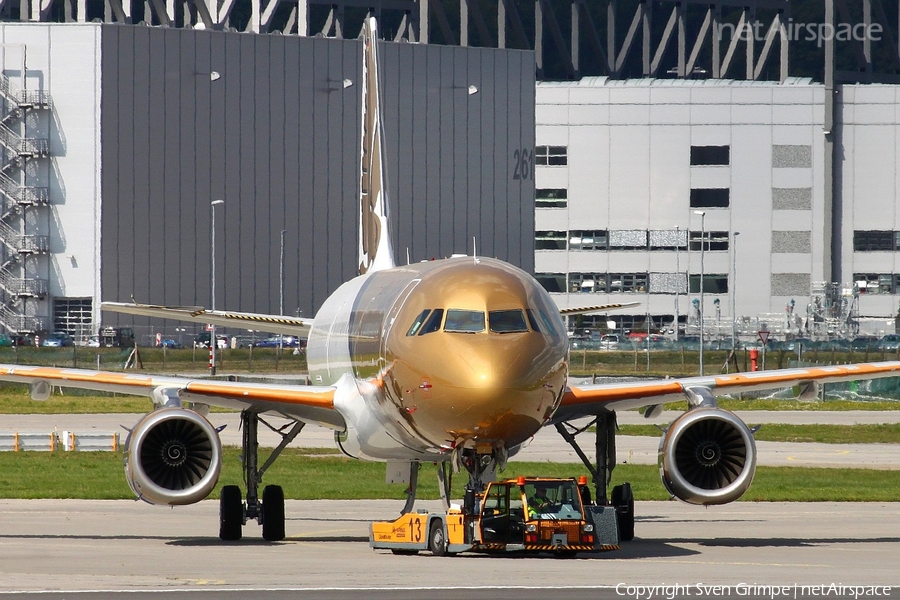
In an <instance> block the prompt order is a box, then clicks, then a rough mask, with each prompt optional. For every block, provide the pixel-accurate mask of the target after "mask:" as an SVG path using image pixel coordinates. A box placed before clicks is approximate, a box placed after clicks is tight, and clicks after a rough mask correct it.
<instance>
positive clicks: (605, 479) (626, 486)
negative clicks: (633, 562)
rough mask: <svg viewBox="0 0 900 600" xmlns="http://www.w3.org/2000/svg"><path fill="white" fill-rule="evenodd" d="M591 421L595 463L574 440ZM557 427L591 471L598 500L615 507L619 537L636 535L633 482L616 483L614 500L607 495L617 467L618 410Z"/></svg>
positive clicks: (559, 424) (624, 537) (624, 538)
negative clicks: (579, 423) (577, 425)
mask: <svg viewBox="0 0 900 600" xmlns="http://www.w3.org/2000/svg"><path fill="white" fill-rule="evenodd" d="M591 425H594V426H595V438H594V449H595V453H596V454H595V456H596V463H591V460H590V459H589V458H588V457H587V455H586V454H585V453H584V451H583V450H582V449H581V447H580V446H579V445H578V442H577V441H576V440H575V436H576V435H578V434H579V433H582V432H584V431H587V429H588V428H590V427H591ZM556 431H558V432H559V435H561V436H562V437H563V439H564V440H566V441H567V442H568V443H569V445H570V446H572V449H573V450H575V453H576V454H577V455H578V458H580V459H581V462H582V463H583V464H584V466H585V467H586V468H587V470H588V471H589V472H590V474H591V478H592V481H593V483H594V490H595V492H596V493H595V495H594V497H595V498H596V499H597V500H596V502H597V504H598V505H607V504H611V505H612V506H614V507H615V508H616V518H617V521H618V523H619V539H621V540H622V541H626V542H627V541H630V540H632V539H634V494H632V492H631V484H630V483H623V484H622V485H617V486H615V487H614V488H613V489H612V502H610V499H609V497H608V495H607V486H608V485H609V482H610V479H611V478H612V472H613V469H615V468H616V413H614V412H604V413H600V414H599V415H597V418H596V419H595V420H593V421H592V422H590V423H588V424H587V425H586V426H584V427H582V428H580V429H576V428H575V427H573V426H571V425H569V424H568V423H557V424H556Z"/></svg>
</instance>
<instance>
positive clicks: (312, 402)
mask: <svg viewBox="0 0 900 600" xmlns="http://www.w3.org/2000/svg"><path fill="white" fill-rule="evenodd" d="M0 381H10V382H15V383H24V384H27V385H29V386H30V387H31V396H32V398H34V399H35V400H46V399H47V398H48V397H49V396H50V391H51V389H52V387H53V386H60V387H71V388H81V389H88V390H98V391H105V392H115V393H120V394H130V395H134V396H146V397H148V398H151V399H152V400H153V401H154V402H155V403H156V404H158V405H164V404H166V401H167V400H169V399H175V398H177V399H180V400H181V401H182V402H195V403H199V404H207V405H210V406H220V407H224V408H232V409H235V410H243V409H246V408H256V409H257V410H258V411H259V412H268V413H272V414H275V413H277V414H280V415H283V416H286V417H292V418H295V419H298V420H300V421H305V422H307V423H315V424H318V425H322V426H324V427H328V428H331V429H337V430H341V431H343V430H344V428H345V423H344V419H343V417H341V415H340V414H339V413H338V411H337V410H335V408H334V392H335V390H334V388H333V387H331V386H307V385H279V384H262V383H242V382H236V381H214V380H208V379H191V378H186V377H161V376H155V375H143V374H132V373H114V372H109V371H92V370H87V369H61V368H56V367H30V366H21V365H0Z"/></svg>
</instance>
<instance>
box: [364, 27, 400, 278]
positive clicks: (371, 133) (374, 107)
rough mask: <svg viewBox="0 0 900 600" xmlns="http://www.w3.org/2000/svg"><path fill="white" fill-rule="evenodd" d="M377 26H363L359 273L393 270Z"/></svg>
mask: <svg viewBox="0 0 900 600" xmlns="http://www.w3.org/2000/svg"><path fill="white" fill-rule="evenodd" d="M377 30H378V29H377V25H376V23H375V19H374V18H372V17H369V18H367V19H366V20H365V22H364V23H363V30H362V34H363V35H362V38H363V71H362V82H363V85H362V136H361V139H362V149H361V152H360V179H359V207H360V215H359V217H360V218H359V274H360V275H362V274H364V273H368V272H370V271H380V270H382V269H390V268H391V267H394V266H395V264H394V250H393V248H392V247H391V236H390V230H389V228H388V198H387V174H386V173H385V165H384V156H383V140H384V132H383V129H382V122H381V121H382V119H381V98H380V95H379V82H378V57H377V54H376V49H377V39H378V37H377V35H376V33H377Z"/></svg>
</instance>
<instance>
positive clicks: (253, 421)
mask: <svg viewBox="0 0 900 600" xmlns="http://www.w3.org/2000/svg"><path fill="white" fill-rule="evenodd" d="M260 423H262V424H263V425H265V426H266V427H268V428H269V429H271V430H272V431H274V432H275V433H277V434H279V435H280V436H281V443H280V444H278V447H276V448H275V449H274V450H273V451H272V454H271V455H269V458H268V459H267V460H266V462H265V463H264V464H263V465H262V467H259V466H258V465H259V424H260ZM304 425H305V423H303V422H302V421H295V422H294V423H293V424H292V425H291V426H290V429H289V430H288V431H287V433H285V432H284V431H283V429H284V428H282V429H276V428H275V427H273V426H272V425H269V424H268V423H267V422H266V421H264V420H263V419H261V418H260V417H259V413H257V412H254V411H251V410H245V411H243V412H242V413H241V427H242V430H243V439H242V452H241V462H242V463H243V465H242V466H243V471H244V484H245V485H246V486H247V502H246V503H243V502H241V490H240V488H239V487H238V486H236V485H226V486H224V487H223V488H222V495H221V497H220V498H219V537H220V538H221V539H223V540H226V541H233V540H239V539H241V528H242V527H243V526H244V525H245V524H246V523H247V521H248V520H250V519H256V521H257V522H258V523H259V524H260V525H262V535H263V539H265V540H268V541H270V542H277V541H280V540H283V539H284V490H282V488H281V486H278V485H267V486H266V487H265V488H264V489H263V494H262V499H261V500H260V497H259V485H260V483H262V477H263V474H264V473H265V472H266V470H267V469H268V468H269V467H270V466H272V463H274V462H275V459H277V458H278V457H279V455H281V452H282V451H283V450H284V449H285V448H286V447H287V445H288V444H290V443H291V442H292V441H294V438H296V437H297V434H299V433H300V431H301V430H302V429H303V426H304Z"/></svg>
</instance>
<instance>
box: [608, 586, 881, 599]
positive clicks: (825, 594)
mask: <svg viewBox="0 0 900 600" xmlns="http://www.w3.org/2000/svg"><path fill="white" fill-rule="evenodd" d="M615 590H616V594H617V595H619V596H622V597H623V598H633V599H634V600H662V599H663V598H664V599H665V600H676V599H680V598H687V597H692V598H768V599H769V600H788V599H790V600H797V599H800V598H803V599H807V598H853V599H854V600H859V599H860V598H889V597H890V596H891V591H892V588H891V587H890V586H882V585H844V584H842V583H831V584H823V585H799V584H792V585H760V584H756V583H738V584H736V585H709V584H704V583H693V584H680V583H676V584H672V585H665V584H663V585H627V584H624V583H620V584H618V585H616V588H615Z"/></svg>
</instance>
